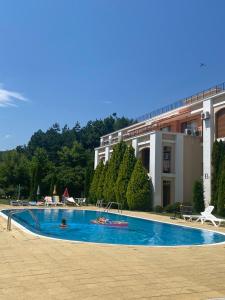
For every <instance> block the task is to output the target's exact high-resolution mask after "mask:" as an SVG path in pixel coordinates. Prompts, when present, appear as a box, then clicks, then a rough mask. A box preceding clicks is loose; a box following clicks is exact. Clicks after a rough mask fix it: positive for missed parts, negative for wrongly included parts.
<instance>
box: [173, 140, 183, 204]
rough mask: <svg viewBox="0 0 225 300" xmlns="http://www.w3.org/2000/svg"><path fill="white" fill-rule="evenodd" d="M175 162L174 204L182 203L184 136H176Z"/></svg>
mask: <svg viewBox="0 0 225 300" xmlns="http://www.w3.org/2000/svg"><path fill="white" fill-rule="evenodd" d="M172 155H174V159H175V160H174V161H175V176H176V177H175V202H181V203H182V202H183V174H184V168H183V165H184V158H183V156H184V136H183V134H177V135H176V146H175V153H173V154H172Z"/></svg>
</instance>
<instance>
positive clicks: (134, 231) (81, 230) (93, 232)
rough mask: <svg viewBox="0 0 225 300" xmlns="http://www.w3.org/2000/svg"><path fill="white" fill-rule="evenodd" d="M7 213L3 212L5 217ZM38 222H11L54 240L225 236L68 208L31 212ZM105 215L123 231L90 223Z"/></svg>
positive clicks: (27, 218)
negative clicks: (64, 224)
mask: <svg viewBox="0 0 225 300" xmlns="http://www.w3.org/2000/svg"><path fill="white" fill-rule="evenodd" d="M10 211H11V210H3V211H2V212H3V213H4V214H6V215H8V214H9V212H10ZM32 212H33V213H34V214H35V216H36V217H37V219H38V221H39V227H36V225H35V222H34V220H33V218H32V217H31V215H30V214H29V212H28V211H23V212H18V213H17V214H14V215H13V217H12V218H13V219H14V220H15V221H17V222H18V223H20V224H21V225H23V226H24V227H25V228H27V229H29V230H30V231H32V232H34V233H37V234H41V235H44V236H47V237H53V238H58V239H65V240H72V241H81V242H94V243H108V244H122V245H143V246H180V245H202V244H213V243H220V242H225V235H222V234H219V233H216V232H211V231H207V230H200V229H193V228H188V227H183V226H176V225H172V224H166V223H162V222H156V221H151V220H144V219H140V218H133V217H128V216H123V215H117V214H111V213H110V214H109V213H104V212H98V211H88V210H70V209H32ZM99 216H105V217H106V218H108V219H110V220H118V221H119V220H120V221H121V220H124V221H126V222H128V223H129V225H128V227H127V228H115V227H108V226H102V225H96V224H92V223H91V220H94V219H96V218H97V217H99ZM63 218H65V219H66V220H67V224H68V227H67V228H65V229H61V228H60V227H59V225H60V223H61V220H62V219H63Z"/></svg>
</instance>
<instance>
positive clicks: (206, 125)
mask: <svg viewBox="0 0 225 300" xmlns="http://www.w3.org/2000/svg"><path fill="white" fill-rule="evenodd" d="M207 112H208V113H209V118H206V119H204V120H203V124H202V127H203V187H204V198H205V199H204V201H205V206H206V207H207V206H209V204H210V202H211V179H212V176H211V174H212V166H211V159H212V146H213V141H214V111H213V101H212V99H207V100H205V101H204V102H203V113H205V114H206V113H207Z"/></svg>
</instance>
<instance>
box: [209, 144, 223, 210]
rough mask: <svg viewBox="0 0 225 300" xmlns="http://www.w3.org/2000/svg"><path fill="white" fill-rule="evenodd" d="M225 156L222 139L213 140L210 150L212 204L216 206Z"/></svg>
mask: <svg viewBox="0 0 225 300" xmlns="http://www.w3.org/2000/svg"><path fill="white" fill-rule="evenodd" d="M224 156H225V145H224V143H223V142H222V141H220V142H218V141H215V142H214V144H213V151H212V167H213V174H212V204H213V205H214V206H215V207H216V208H217V202H218V187H219V179H220V174H221V166H222V161H223V158H224Z"/></svg>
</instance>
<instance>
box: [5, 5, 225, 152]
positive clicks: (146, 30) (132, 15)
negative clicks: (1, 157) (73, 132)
mask: <svg viewBox="0 0 225 300" xmlns="http://www.w3.org/2000/svg"><path fill="white" fill-rule="evenodd" d="M224 11H225V1H223V0H217V1H214V0H211V1H207V0H170V1H168V0H135V1H134V0H80V1H76V0H38V1H36V0H29V1H28V0H20V1H16V0H1V1H0V41H1V42H0V150H5V149H11V148H13V147H15V146H16V145H23V144H26V143H27V142H28V140H29V138H30V136H31V135H32V134H33V132H34V131H37V130H38V129H43V130H46V129H47V128H49V127H50V126H51V125H52V124H53V123H54V122H59V123H60V125H62V126H63V125H64V124H68V125H69V127H72V126H73V125H74V124H75V122H76V121H77V120H78V121H80V123H81V124H82V125H84V124H85V123H86V122H87V121H88V120H94V119H96V118H103V117H106V116H108V115H109V114H110V113H113V112H117V113H118V115H124V116H127V117H137V116H140V115H142V114H145V113H147V112H150V111H151V110H154V109H156V108H159V107H161V106H163V105H166V104H169V103H170V102H173V101H176V100H178V99H180V98H183V97H186V96H189V95H191V94H193V93H195V92H198V91H200V90H202V89H205V88H208V87H210V86H213V85H215V84H216V83H220V82H223V81H225V57H224V53H225V38H224V34H225V31H224V30H225V19H224ZM202 62H203V63H205V64H206V65H207V66H206V67H202V68H200V63H202Z"/></svg>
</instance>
